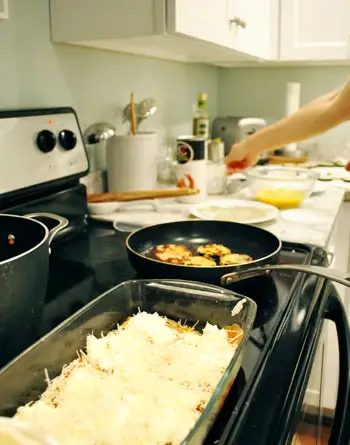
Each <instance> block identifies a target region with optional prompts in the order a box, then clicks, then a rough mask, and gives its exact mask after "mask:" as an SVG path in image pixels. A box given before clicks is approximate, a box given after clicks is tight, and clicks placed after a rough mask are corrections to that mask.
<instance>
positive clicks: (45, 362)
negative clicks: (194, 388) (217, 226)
mask: <svg viewBox="0 0 350 445" xmlns="http://www.w3.org/2000/svg"><path fill="white" fill-rule="evenodd" d="M243 299H245V300H246V301H245V304H242V303H241V301H242V300H243ZM237 304H239V306H237ZM236 306H237V308H236V311H234V312H236V313H235V315H234V316H232V313H231V312H232V310H233V309H234V308H235V307H236ZM239 308H240V310H238V309H239ZM139 309H140V310H142V311H147V312H149V313H154V312H158V313H159V314H160V315H164V316H167V317H168V318H171V319H173V320H177V321H178V320H182V321H185V320H187V323H188V324H191V323H193V324H194V323H196V322H197V321H198V324H197V325H196V329H200V328H201V327H204V325H205V323H206V322H207V321H208V322H210V323H211V324H216V325H218V326H219V327H224V326H225V325H231V324H233V323H238V324H239V325H240V326H241V328H242V329H243V330H244V337H243V339H242V341H241V343H240V344H239V346H238V348H237V350H236V353H235V355H234V356H233V358H232V360H231V362H230V364H229V366H228V367H227V369H226V371H225V373H224V375H223V376H222V378H221V380H220V382H219V384H218V386H217V388H216V389H215V391H214V393H213V395H212V397H211V399H210V400H209V403H208V405H207V407H206V409H205V410H204V411H203V413H202V414H201V416H200V418H199V419H198V421H197V422H196V424H195V426H194V427H193V429H192V430H191V431H190V433H189V434H188V436H187V437H186V438H184V441H183V445H185V444H186V445H189V444H191V445H194V444H196V445H199V444H201V443H203V441H204V440H205V437H206V436H207V434H208V432H209V429H210V427H211V426H212V424H213V422H214V420H215V418H216V416H217V414H218V412H219V410H220V408H221V406H222V405H223V403H224V400H225V398H226V396H227V394H228V392H229V391H230V388H231V386H232V384H233V382H234V379H235V377H236V375H237V373H238V370H239V368H240V366H241V362H242V358H243V354H244V350H245V347H246V344H247V340H248V338H249V335H250V332H251V330H252V327H253V323H254V318H255V314H256V304H255V302H254V301H253V300H251V299H249V298H246V297H243V296H242V295H239V294H236V293H233V292H230V291H228V290H225V289H223V288H220V287H217V286H211V285H207V284H202V283H195V282H189V281H181V280H134V281H127V282H124V283H122V284H120V285H118V286H116V287H114V288H113V289H111V290H109V291H107V292H105V293H104V294H102V295H101V296H99V297H98V298H96V299H95V300H93V301H92V302H90V303H89V304H87V305H86V306H84V307H83V308H82V309H81V310H79V311H78V312H76V313H75V314H74V315H72V316H71V317H70V318H68V319H67V320H65V321H64V322H63V323H61V324H60V325H59V326H58V327H57V328H55V329H54V330H53V331H51V332H50V333H49V334H47V335H46V336H44V337H42V338H41V339H40V340H39V341H38V342H36V343H35V344H34V345H32V346H31V347H30V348H28V349H27V350H26V351H24V352H23V353H22V354H21V355H19V356H18V357H17V358H16V359H14V360H13V361H12V362H10V363H9V364H8V365H6V366H5V367H4V368H3V369H2V370H1V371H0V416H7V417H9V416H13V415H14V413H15V412H16V409H17V408H18V407H19V406H20V405H24V404H26V403H28V402H29V401H32V400H37V399H38V398H39V396H40V395H41V394H42V393H43V392H44V390H45V389H46V383H45V374H44V370H45V369H46V370H47V372H48V375H49V376H50V379H52V378H54V377H56V376H57V375H59V374H60V373H61V371H62V367H63V366H64V365H65V364H68V363H69V362H71V361H72V360H74V359H75V358H76V357H77V355H76V353H77V351H78V350H80V349H84V348H85V345H86V337H87V335H88V334H91V332H94V335H98V334H99V333H100V332H102V331H103V332H104V333H106V332H108V331H110V330H112V329H115V328H116V327H117V324H121V323H123V322H124V321H125V320H126V318H127V317H129V316H131V315H133V314H135V313H136V312H137V311H138V310H139ZM19 329H20V327H19Z"/></svg>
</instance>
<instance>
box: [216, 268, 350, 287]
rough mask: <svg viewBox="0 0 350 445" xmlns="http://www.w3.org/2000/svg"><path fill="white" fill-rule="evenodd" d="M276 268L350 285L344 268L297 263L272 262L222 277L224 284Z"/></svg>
mask: <svg viewBox="0 0 350 445" xmlns="http://www.w3.org/2000/svg"><path fill="white" fill-rule="evenodd" d="M274 270H277V271H286V270H287V271H289V270H290V271H294V272H304V273H306V274H311V275H317V276H319V277H322V278H326V279H327V280H331V281H335V282H336V283H339V284H342V285H343V286H346V287H350V274H349V272H345V271H343V270H338V269H333V268H332V269H330V268H328V267H321V266H309V265H297V264H278V265H275V264H272V265H271V266H268V265H267V266H259V267H250V268H249V267H248V268H246V269H245V270H242V271H237V272H232V273H229V274H226V275H224V276H223V277H222V278H221V284H222V285H223V286H225V285H228V284H232V283H236V282H238V281H242V280H245V279H247V278H252V277H258V276H264V275H265V276H266V275H269V274H270V273H271V272H273V271H274Z"/></svg>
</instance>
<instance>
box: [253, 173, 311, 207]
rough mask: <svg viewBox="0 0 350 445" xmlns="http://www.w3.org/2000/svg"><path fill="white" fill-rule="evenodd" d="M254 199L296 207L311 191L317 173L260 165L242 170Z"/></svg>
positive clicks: (278, 205) (281, 205)
mask: <svg viewBox="0 0 350 445" xmlns="http://www.w3.org/2000/svg"><path fill="white" fill-rule="evenodd" d="M244 174H245V177H246V179H247V186H248V188H249V189H250V191H251V193H252V194H253V196H254V197H255V199H257V200H259V201H262V202H265V203H267V204H273V205H275V206H276V207H279V208H292V207H297V206H298V205H299V204H300V203H301V202H302V201H303V200H304V199H306V198H308V197H309V196H310V194H311V193H312V190H313V187H314V185H315V183H316V181H317V178H318V175H317V174H316V173H315V172H314V171H311V170H310V169H306V168H305V169H304V168H296V167H294V168H292V167H280V166H278V167H277V166H261V167H254V168H251V169H249V170H246V171H245V172H244Z"/></svg>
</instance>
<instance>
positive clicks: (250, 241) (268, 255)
mask: <svg viewBox="0 0 350 445" xmlns="http://www.w3.org/2000/svg"><path fill="white" fill-rule="evenodd" d="M173 243H175V244H184V245H186V246H188V247H190V248H191V250H193V249H196V248H197V247H199V246H201V245H204V244H213V243H215V244H223V245H224V246H227V247H228V248H230V249H231V250H232V252H235V253H244V254H247V255H250V256H251V257H252V258H253V259H254V261H253V263H246V264H241V265H230V266H214V267H192V266H183V265H177V264H169V263H164V262H161V261H158V260H155V259H153V258H151V257H150V254H151V253H152V250H153V248H154V247H156V246H158V245H160V244H173ZM281 245H282V243H281V241H280V240H279V239H278V238H277V237H276V236H275V235H273V234H272V233H270V232H268V231H266V230H263V229H260V228H258V227H254V226H250V225H246V224H239V223H234V222H227V221H205V220H192V221H191V220H187V221H177V222H171V223H164V224H157V225H154V226H150V227H144V228H142V229H140V230H138V231H136V232H134V233H132V234H130V235H129V236H128V237H127V239H126V248H127V252H128V257H129V260H130V262H131V264H132V266H133V267H134V269H135V270H136V271H137V272H138V274H140V275H141V276H147V277H154V278H158V277H159V278H162V277H166V278H180V279H184V280H187V279H188V280H196V281H206V282H210V283H213V284H219V283H220V279H221V277H222V276H223V275H226V274H228V273H230V272H234V271H236V270H244V269H246V268H249V267H250V268H251V267H254V266H255V265H256V266H260V265H262V264H272V263H274V262H275V261H276V260H277V257H278V253H279V251H280V249H281Z"/></svg>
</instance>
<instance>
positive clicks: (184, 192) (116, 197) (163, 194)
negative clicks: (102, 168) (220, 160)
mask: <svg viewBox="0 0 350 445" xmlns="http://www.w3.org/2000/svg"><path fill="white" fill-rule="evenodd" d="M198 193H199V190H198V189H190V188H177V189H170V190H167V189H160V190H140V191H134V192H119V193H98V194H95V195H88V197H87V200H88V202H89V203H98V202H113V201H119V202H127V201H137V200H140V199H159V198H174V197H177V196H188V195H196V194H198Z"/></svg>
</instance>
